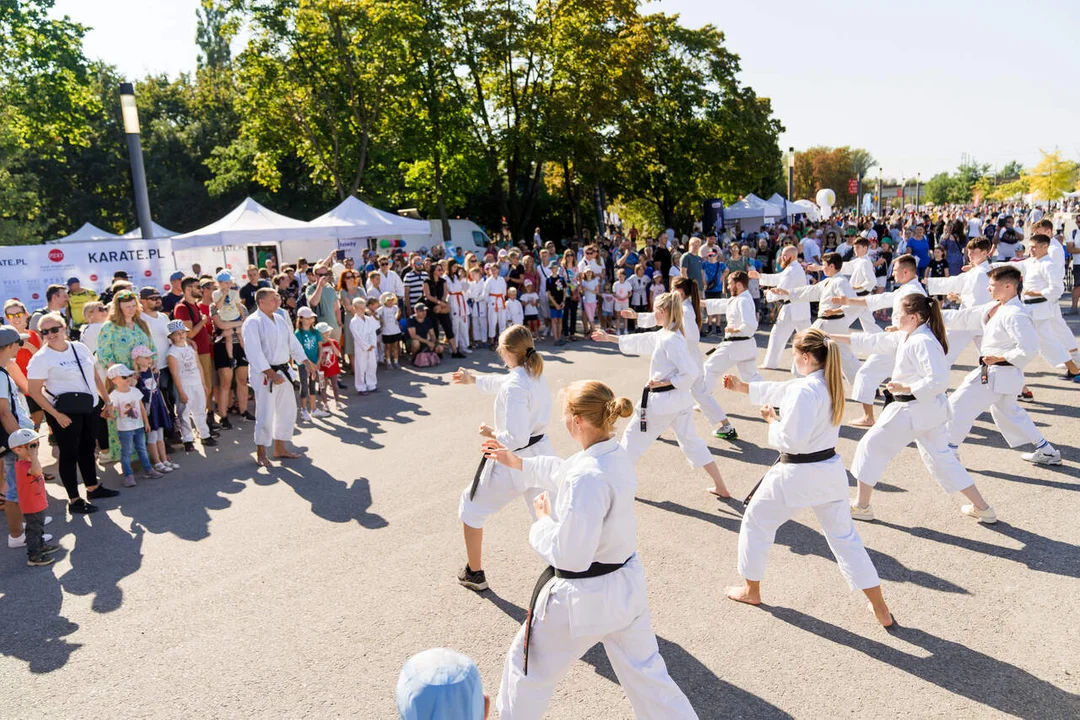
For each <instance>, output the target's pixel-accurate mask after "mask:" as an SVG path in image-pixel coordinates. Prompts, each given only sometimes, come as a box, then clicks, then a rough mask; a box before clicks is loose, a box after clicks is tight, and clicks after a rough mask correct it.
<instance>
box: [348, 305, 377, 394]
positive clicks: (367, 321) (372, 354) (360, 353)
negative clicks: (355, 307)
mask: <svg viewBox="0 0 1080 720" xmlns="http://www.w3.org/2000/svg"><path fill="white" fill-rule="evenodd" d="M379 327H380V326H379V321H378V320H376V319H375V318H373V317H371V316H369V315H353V318H352V320H350V321H349V332H350V333H352V338H353V350H354V353H355V354H354V360H353V362H354V363H355V364H356V366H355V368H354V369H353V376H354V380H355V383H354V387H355V388H356V391H357V392H370V391H372V390H375V389H377V388H378V385H379V382H378V377H377V376H376V373H377V369H378V367H379V361H378V354H377V351H378V346H379Z"/></svg>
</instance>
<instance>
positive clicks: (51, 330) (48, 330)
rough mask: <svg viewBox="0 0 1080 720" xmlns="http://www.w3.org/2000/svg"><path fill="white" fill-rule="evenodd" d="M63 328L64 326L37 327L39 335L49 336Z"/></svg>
mask: <svg viewBox="0 0 1080 720" xmlns="http://www.w3.org/2000/svg"><path fill="white" fill-rule="evenodd" d="M63 329H64V328H63V327H61V326H57V327H51V328H38V333H39V334H40V335H41V337H49V336H50V335H55V334H56V333H58V332H60V331H61V330H63Z"/></svg>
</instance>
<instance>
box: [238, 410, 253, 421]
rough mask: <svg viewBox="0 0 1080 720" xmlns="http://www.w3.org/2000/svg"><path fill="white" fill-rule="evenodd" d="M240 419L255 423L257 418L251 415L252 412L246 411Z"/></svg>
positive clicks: (241, 414)
mask: <svg viewBox="0 0 1080 720" xmlns="http://www.w3.org/2000/svg"><path fill="white" fill-rule="evenodd" d="M240 417H242V418H244V419H245V420H247V421H249V422H255V416H254V415H252V414H251V411H250V410H245V411H244V412H242V413H240Z"/></svg>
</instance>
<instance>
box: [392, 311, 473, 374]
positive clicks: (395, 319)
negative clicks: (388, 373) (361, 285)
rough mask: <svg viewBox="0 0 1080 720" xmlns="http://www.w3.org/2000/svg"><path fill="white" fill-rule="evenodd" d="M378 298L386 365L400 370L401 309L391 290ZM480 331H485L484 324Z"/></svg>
mask: <svg viewBox="0 0 1080 720" xmlns="http://www.w3.org/2000/svg"><path fill="white" fill-rule="evenodd" d="M485 299H486V298H485ZM379 300H380V301H381V302H382V305H381V306H380V307H379V314H378V320H379V325H381V326H382V331H381V332H382V342H383V345H384V346H385V353H386V367H388V368H390V367H392V368H394V369H395V370H400V369H401V365H400V364H399V363H398V359H399V358H400V357H401V325H400V324H399V320H400V319H401V311H400V310H398V301H397V295H395V294H394V293H392V292H385V293H383V294H382V297H381V298H379ZM484 317H485V318H486V317H487V315H486V314H485V316H484ZM481 332H482V333H484V332H487V325H486V324H485V325H484V329H483V330H482V331H481Z"/></svg>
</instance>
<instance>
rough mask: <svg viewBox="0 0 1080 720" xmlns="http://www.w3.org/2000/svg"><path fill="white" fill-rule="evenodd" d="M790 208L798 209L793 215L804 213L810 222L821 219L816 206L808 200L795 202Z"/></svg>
mask: <svg viewBox="0 0 1080 720" xmlns="http://www.w3.org/2000/svg"><path fill="white" fill-rule="evenodd" d="M791 206H792V207H795V208H798V209H797V210H795V211H794V212H795V214H799V213H805V214H806V216H807V217H808V218H810V220H811V221H812V222H817V221H818V220H820V219H821V211H820V210H818V206H817V205H815V204H814V203H813V202H811V201H810V200H796V201H795V202H793V203H791Z"/></svg>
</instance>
